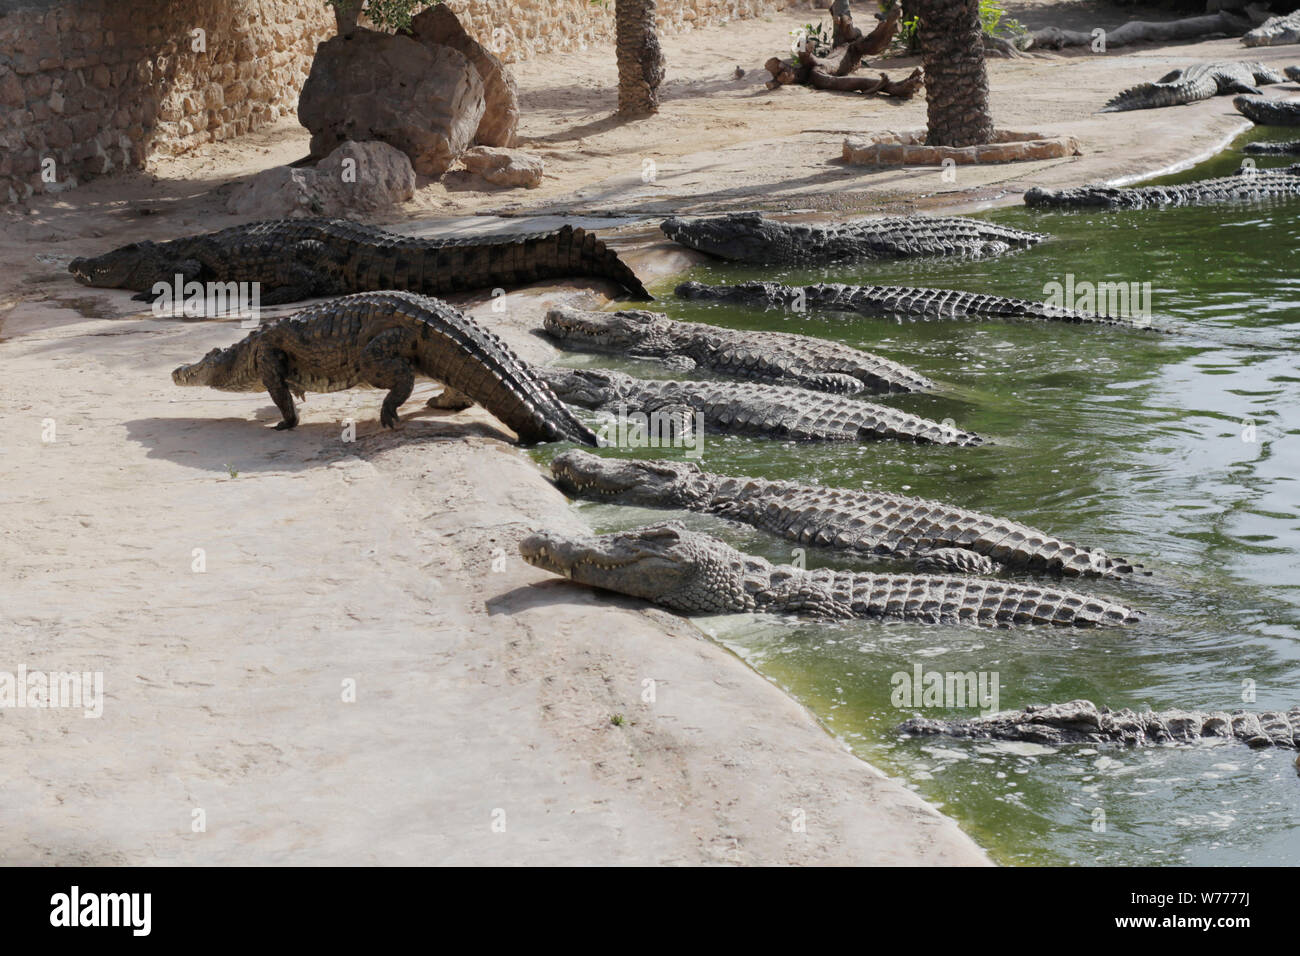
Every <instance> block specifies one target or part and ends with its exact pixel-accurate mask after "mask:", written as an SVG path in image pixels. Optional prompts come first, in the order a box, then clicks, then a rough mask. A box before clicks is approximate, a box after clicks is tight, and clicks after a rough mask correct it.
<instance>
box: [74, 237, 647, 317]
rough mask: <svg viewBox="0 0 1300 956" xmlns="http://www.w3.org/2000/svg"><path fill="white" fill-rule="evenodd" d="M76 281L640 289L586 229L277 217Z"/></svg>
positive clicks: (148, 247) (278, 295) (97, 267)
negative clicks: (561, 284) (500, 231)
mask: <svg viewBox="0 0 1300 956" xmlns="http://www.w3.org/2000/svg"><path fill="white" fill-rule="evenodd" d="M68 271H69V272H71V273H72V275H73V276H74V277H75V278H76V280H77V281H78V282H80V283H82V284H83V285H91V286H103V287H107V288H116V289H134V290H136V291H137V292H139V295H137V296H135V298H137V299H143V300H144V301H147V302H149V301H153V299H154V298H156V296H157V294H158V293H156V292H155V291H154V289H155V287H156V286H158V285H159V284H160V283H161V284H163V285H167V286H171V285H172V284H173V283H174V282H175V281H176V277H177V276H180V277H181V280H182V282H184V283H189V282H212V283H231V282H256V283H258V284H259V287H260V290H259V291H260V301H261V304H263V305H276V304H279V303H283V302H294V301H296V300H298V299H308V298H312V297H313V296H326V295H346V294H348V293H351V292H380V291H385V290H390V289H391V290H398V291H404V292H418V293H421V294H423V295H447V294H449V293H453V292H462V291H465V290H468V289H492V288H496V287H498V286H500V287H504V286H515V285H522V284H524V283H527V282H537V281H539V280H541V279H551V278H556V277H560V276H597V277H600V278H605V279H611V280H613V281H614V282H617V283H618V284H619V285H621V286H622V287H623V288H625V289H627V290H628V292H630V293H631V294H632V295H633V296H634V297H635V298H638V299H649V298H651V296H650V294H649V293H648V292H646V290H645V286H643V285H642V284H641V281H640V280H639V279H638V278H637V277H636V275H635V274H634V273H633V272H632V270H631V269H629V268H628V267H627V265H626V264H625V263H624V262H623V261H622V260H621V259H619V257H618V254H617V253H615V252H614V250H612V249H610V248H609V247H608V246H606V245H605V244H604V243H603V242H601V241H600V240H599V239H597V238H596V236H595V235H594V234H593V233H589V232H584V231H583V230H582V229H575V228H573V227H572V226H564V227H563V228H561V229H557V230H555V231H553V232H538V233H530V234H527V235H495V236H469V237H462V238H453V239H425V238H420V237H417V236H401V235H397V234H396V233H391V232H385V231H384V230H382V229H376V228H374V227H372V226H363V225H361V224H360V223H355V222H350V221H348V220H346V219H279V220H269V221H266V222H254V223H249V224H247V225H243V226H232V227H231V228H229V229H223V230H221V231H220V232H211V233H207V234H206V235H201V236H190V237H187V238H184V239H173V240H171V241H170V242H133V243H131V244H130V245H127V246H122V247H121V248H119V249H114V250H113V251H112V252H106V253H104V254H103V255H101V256H94V257H89V258H82V259H74V260H73V261H72V263H71V264H70V265H69V266H68Z"/></svg>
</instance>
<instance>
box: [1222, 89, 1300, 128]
mask: <svg viewBox="0 0 1300 956" xmlns="http://www.w3.org/2000/svg"><path fill="white" fill-rule="evenodd" d="M1232 105H1233V106H1235V107H1236V108H1237V112H1238V113H1240V114H1241V115H1242V116H1244V117H1246V119H1248V120H1250V121H1251V122H1252V123H1254V124H1255V125H1256V126H1300V100H1270V99H1267V98H1266V97H1263V96H1234V97H1233V98H1232Z"/></svg>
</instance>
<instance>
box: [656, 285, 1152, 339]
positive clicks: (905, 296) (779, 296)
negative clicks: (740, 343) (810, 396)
mask: <svg viewBox="0 0 1300 956" xmlns="http://www.w3.org/2000/svg"><path fill="white" fill-rule="evenodd" d="M674 293H675V294H676V295H677V297H678V298H682V299H691V300H696V301H709V302H724V303H727V304H731V305H743V306H749V307H753V308H764V309H787V310H793V311H796V312H802V311H803V310H805V309H823V310H826V311H829V312H856V313H858V314H860V315H867V316H872V317H880V318H889V319H895V320H897V321H900V322H901V321H904V320H928V319H981V318H991V319H1045V320H1051V321H1056V322H1074V323H1081V324H1094V325H1114V326H1123V327H1125V328H1133V329H1141V330H1143V331H1154V330H1155V326H1153V325H1152V324H1151V323H1150V322H1147V321H1145V320H1142V321H1138V320H1135V319H1127V318H1122V317H1119V316H1115V315H1109V314H1107V313H1099V312H1087V311H1079V310H1076V309H1067V308H1065V307H1064V306H1058V305H1054V304H1052V303H1050V302H1034V301H1031V300H1029V299H1013V298H1009V297H1007V296H1003V295H986V294H985V293H982V292H963V291H961V290H958V289H922V288H913V287H911V286H893V285H842V284H840V283H836V282H821V283H818V284H816V285H805V286H789V285H781V284H780V283H777V282H742V283H740V284H738V285H705V284H704V283H701V282H683V283H682V284H681V285H679V286H678V287H677V288H676V289H675V290H674Z"/></svg>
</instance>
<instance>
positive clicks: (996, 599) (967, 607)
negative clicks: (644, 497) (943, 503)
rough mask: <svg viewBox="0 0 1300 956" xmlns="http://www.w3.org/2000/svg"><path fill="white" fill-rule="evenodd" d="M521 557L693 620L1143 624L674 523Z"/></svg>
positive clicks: (1126, 614)
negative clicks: (788, 557)
mask: <svg viewBox="0 0 1300 956" xmlns="http://www.w3.org/2000/svg"><path fill="white" fill-rule="evenodd" d="M519 553H520V554H521V555H523V558H524V560H525V561H527V562H528V563H529V564H531V565H534V566H535V567H539V568H543V569H544V570H547V571H551V572H553V573H555V574H560V575H563V576H564V577H566V578H569V579H570V580H572V581H576V582H578V583H579V584H586V585H589V586H591V587H597V588H604V589H605V590H607V591H617V592H619V593H621V594H630V595H632V596H633V597H639V598H643V599H645V600H647V601H652V602H654V603H655V604H660V605H663V606H664V607H668V608H672V609H673V610H675V611H683V612H685V613H687V614H735V613H742V612H746V611H761V612H764V613H768V614H796V615H800V616H807V617H814V618H822V619H831V620H835V619H849V618H862V617H870V618H894V619H902V620H907V621H920V622H924V623H927V624H958V623H960V624H977V625H983V626H986V627H992V626H998V625H1008V624H1054V625H1060V626H1076V627H1114V626H1119V625H1123V624H1132V623H1135V622H1137V621H1138V620H1140V615H1139V614H1138V612H1136V611H1134V610H1133V609H1131V608H1128V607H1125V606H1123V605H1122V604H1116V603H1114V602H1113V601H1109V600H1106V599H1104V598H1098V597H1094V596H1092V595H1087V594H1081V593H1079V592H1077V591H1068V590H1064V589H1053V588H1043V587H1038V586H1037V585H1030V584H1020V583H1015V582H1011V581H1000V580H998V579H996V578H965V577H959V576H949V575H925V574H869V573H866V572H862V571H857V572H854V571H834V570H831V569H829V568H822V569H818V570H814V571H805V570H801V569H799V568H795V567H792V566H791V565H788V564H776V565H774V564H771V563H770V562H768V561H766V560H765V559H763V558H760V557H756V556H754V555H749V554H744V553H742V552H740V551H737V550H736V549H735V548H732V547H730V546H729V545H727V544H725V543H724V542H722V541H720V540H718V539H717V538H714V537H711V536H710V535H706V534H701V533H699V532H696V531H688V530H687V529H686V527H685V526H684V525H683V524H681V522H677V521H670V522H667V523H666V524H658V525H649V526H647V527H644V528H636V529H633V530H631V531H622V532H618V533H615V534H604V535H597V536H570V535H561V534H554V533H551V534H533V535H529V536H528V537H526V538H525V539H524V540H523V541H521V542H520V543H519Z"/></svg>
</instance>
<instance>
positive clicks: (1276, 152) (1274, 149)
mask: <svg viewBox="0 0 1300 956" xmlns="http://www.w3.org/2000/svg"><path fill="white" fill-rule="evenodd" d="M1242 151H1243V152H1246V153H1253V154H1254V155H1256V156H1296V155H1300V139H1292V140H1287V141H1286V142H1284V143H1247V144H1246V145H1245V146H1244V147H1242Z"/></svg>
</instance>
